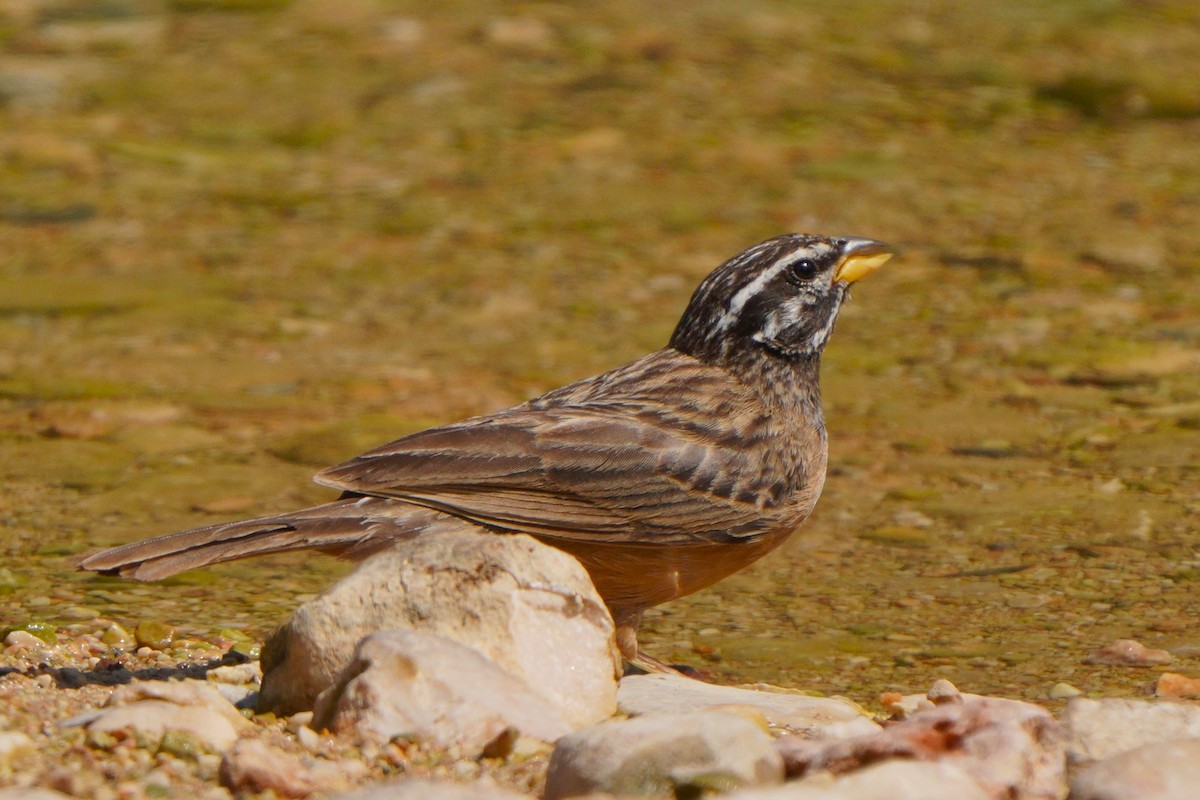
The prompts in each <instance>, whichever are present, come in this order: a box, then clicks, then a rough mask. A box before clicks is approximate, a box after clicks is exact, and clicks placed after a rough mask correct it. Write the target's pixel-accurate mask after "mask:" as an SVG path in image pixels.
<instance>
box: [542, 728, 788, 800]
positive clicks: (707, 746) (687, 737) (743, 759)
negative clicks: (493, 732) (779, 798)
mask: <svg viewBox="0 0 1200 800" xmlns="http://www.w3.org/2000/svg"><path fill="white" fill-rule="evenodd" d="M782 780H783V760H782V758H781V757H780V755H779V753H778V752H776V750H775V747H774V744H773V743H772V740H771V737H770V735H768V734H767V733H766V732H765V731H764V730H763V729H762V727H760V726H759V725H756V724H755V723H754V722H752V721H751V720H749V719H747V718H745V717H743V716H739V715H737V714H733V713H729V712H723V711H697V712H693V713H690V714H655V715H649V716H643V717H635V718H633V719H626V720H614V721H610V722H602V723H600V724H599V725H593V726H591V727H590V728H585V729H583V730H581V731H576V732H575V733H572V734H570V735H569V736H564V737H563V738H562V739H560V740H559V741H558V745H557V746H556V747H555V748H554V753H553V754H552V755H551V757H550V767H549V770H548V772H547V774H546V791H545V800H560V798H566V797H578V796H581V795H587V794H593V793H597V792H608V793H611V794H614V795H634V796H646V795H662V794H674V796H688V797H691V796H693V795H698V794H699V793H702V792H706V791H729V790H731V789H736V788H739V787H741V786H754V785H762V784H774V783H779V782H780V781H782Z"/></svg>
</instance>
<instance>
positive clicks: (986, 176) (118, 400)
mask: <svg viewBox="0 0 1200 800" xmlns="http://www.w3.org/2000/svg"><path fill="white" fill-rule="evenodd" d="M30 7H31V8H34V9H35V11H34V12H33V13H31V14H28V15H21V14H18V13H17V12H16V11H13V10H7V11H5V10H0V253H2V254H3V255H2V256H0V281H2V287H3V288H2V289H0V472H2V477H3V485H2V487H0V524H2V525H3V534H2V537H0V553H3V559H2V561H0V593H3V599H4V603H3V606H2V607H0V627H2V626H4V625H8V624H13V623H20V622H24V621H28V620H31V619H42V620H48V621H51V622H55V623H61V624H64V625H65V624H72V625H78V626H82V627H84V628H89V626H91V627H95V626H96V625H97V624H98V623H95V622H94V621H93V620H94V618H95V617H97V616H101V617H104V618H109V619H116V620H118V621H121V622H122V623H123V624H126V625H127V626H131V625H132V624H134V623H136V622H137V621H138V620H140V619H156V620H164V621H169V622H172V623H175V624H178V625H180V626H182V628H183V629H184V631H185V632H186V633H190V634H191V635H194V636H197V637H201V638H203V637H208V636H215V635H217V632H218V631H220V630H223V629H236V630H241V631H245V632H247V633H249V634H251V635H254V636H261V635H262V634H263V633H264V632H265V631H267V630H269V629H270V627H272V626H273V625H274V624H275V623H277V622H278V621H279V620H280V619H281V618H282V617H283V616H284V615H286V613H287V611H288V610H289V609H290V608H291V607H293V606H294V605H295V603H296V602H297V601H298V600H299V599H302V598H303V597H304V596H306V595H309V594H312V593H314V592H316V591H319V590H320V589H321V588H322V587H323V586H325V585H327V584H328V583H329V582H330V581H331V580H333V579H334V578H335V577H336V575H338V574H340V572H341V571H342V570H344V569H345V567H344V565H340V564H338V563H337V562H334V561H332V560H328V559H325V558H323V557H320V556H310V555H302V556H287V557H278V558H271V559H263V560H260V561H256V562H250V563H243V564H235V565H229V566H223V567H219V568H214V569H212V570H203V571H199V572H196V573H191V574H188V575H184V576H181V577H180V578H178V579H176V580H172V581H168V582H165V583H163V584H156V585H152V586H144V585H133V584H127V583H124V582H120V581H114V580H111V579H103V578H96V577H89V576H84V575H79V574H76V573H75V572H74V571H73V570H72V569H71V567H70V562H71V558H72V557H73V556H75V555H76V554H78V553H81V552H84V551H87V550H90V549H93V548H95V547H98V546H102V545H109V544H113V543H117V542H122V541H128V540H132V539H137V538H143V537H145V536H149V535H152V534H156V533H161V532H166V531H170V530H174V529H177V528H180V527H185V526H189V525H193V524H202V523H206V522H214V521H218V520H221V519H232V518H237V517H242V516H249V515H253V514H257V513H265V512H268V511H273V510H281V509H286V508H291V507H296V506H298V505H301V504H304V503H310V502H315V501H318V500H320V499H322V498H325V497H327V496H328V495H327V494H325V493H324V492H323V491H322V490H320V489H319V488H317V487H314V486H311V485H310V484H309V483H308V482H307V481H308V479H307V476H308V475H309V474H311V473H312V472H314V471H315V470H316V469H317V468H319V467H321V466H324V465H327V464H330V463H334V462H336V461H338V460H341V459H343V458H346V457H348V456H350V455H353V454H355V453H356V452H359V451H360V450H362V449H364V448H366V447H369V446H371V445H374V444H377V443H380V442H382V441H385V440H387V439H389V438H394V437H395V436H398V435H401V434H403V433H407V432H410V431H413V430H417V429H420V428H422V427H425V426H428V425H430V424H434V423H437V422H444V421H450V420H454V419H458V418H460V417H462V416H464V415H467V414H472V413H479V412H483V411H488V410H492V409H496V408H500V407H503V406H506V405H509V404H512V403H515V402H519V401H520V400H522V399H525V398H527V397H529V396H532V395H534V394H536V393H539V392H541V391H545V390H547V389H550V388H553V387H554V386H557V385H560V384H562V383H565V382H567V381H569V380H572V379H574V378H578V377H581V376H584V375H587V374H591V373H594V372H597V371H599V370H602V369H605V368H607V367H610V366H614V365H616V364H618V363H622V362H624V361H627V360H629V359H631V358H634V357H636V356H638V355H640V354H641V353H644V352H646V351H647V350H650V349H653V348H655V347H657V346H660V345H661V343H662V342H664V341H665V339H666V338H667V336H668V334H669V332H670V329H671V327H672V326H673V325H674V323H675V320H676V319H677V317H678V314H679V313H680V312H681V310H682V308H683V305H684V304H685V302H686V300H687V296H688V294H689V293H690V291H691V289H692V288H693V286H694V285H695V283H696V282H697V281H698V280H699V279H700V278H701V277H702V276H703V275H704V274H705V273H706V272H707V271H708V270H709V269H711V268H712V267H713V266H715V265H716V264H717V263H719V262H720V261H721V260H723V259H724V258H725V257H727V256H729V255H731V254H733V253H735V252H737V251H738V250H740V249H742V248H743V247H745V246H748V245H749V244H752V243H753V242H755V241H757V240H759V239H762V238H765V237H767V236H770V235H773V234H776V233H779V232H782V231H786V230H814V231H820V232H827V233H852V234H858V235H864V236H870V237H873V238H878V239H882V240H885V241H888V242H891V243H893V244H896V245H898V246H899V247H901V248H902V250H903V253H904V254H903V256H902V257H901V258H900V259H897V260H895V261H894V262H893V263H892V264H890V265H889V266H888V267H887V268H886V269H884V270H882V271H880V272H879V273H877V274H876V275H873V276H872V277H871V279H870V280H868V281H865V282H863V283H862V284H861V285H860V288H859V287H856V291H855V298H854V302H853V303H852V304H851V305H850V306H848V307H847V308H846V310H845V312H844V314H843V317H842V320H841V322H840V325H839V329H838V331H837V335H836V337H835V340H834V342H833V344H832V345H831V347H830V349H829V351H828V353H827V357H826V363H825V381H824V385H825V398H826V408H827V418H828V423H829V428H830V435H831V473H830V477H829V481H828V483H827V488H826V494H825V497H824V498H823V499H822V501H821V504H820V505H819V507H818V510H817V512H816V513H815V515H814V517H813V519H812V520H811V521H810V523H809V524H808V526H807V527H806V528H805V529H804V531H803V532H802V533H800V534H799V535H798V536H797V537H795V538H794V539H793V540H792V541H791V542H790V543H789V544H788V545H786V546H785V547H784V548H782V549H781V550H780V551H779V552H777V553H775V554H773V555H772V556H770V557H769V558H767V559H766V560H764V561H763V562H762V563H761V564H759V565H756V566H755V567H753V568H752V569H750V570H748V571H747V572H746V573H745V574H743V575H739V576H736V577H734V578H732V579H729V580H728V581H726V582H724V583H722V584H721V585H719V586H718V587H715V588H714V589H712V590H709V591H707V592H704V593H701V594H699V595H696V596H694V597H692V598H687V599H684V600H681V601H678V602H676V603H673V604H671V605H669V606H666V607H664V608H662V609H660V610H657V611H655V612H653V613H652V614H651V615H650V616H649V618H648V620H647V624H646V630H645V633H644V640H645V642H646V644H647V646H648V648H649V649H650V650H651V651H652V652H654V653H656V654H657V655H659V656H663V657H669V658H671V659H673V660H678V661H682V662H685V663H689V664H694V665H698V666H702V667H704V668H706V669H709V670H711V671H712V672H713V674H714V676H715V677H717V678H720V679H725V680H747V681H751V680H766V681H771V682H777V683H783V684H787V685H795V686H801V687H805V688H809V689H812V690H814V691H823V692H830V693H834V692H836V693H845V694H848V695H850V696H852V697H854V698H855V699H858V700H860V701H863V702H871V701H872V700H873V698H874V695H875V694H876V693H877V692H879V691H882V690H888V689H901V690H905V691H909V690H919V689H923V688H925V687H927V686H928V684H929V683H931V682H932V681H933V680H934V679H935V678H937V677H947V678H950V679H951V680H953V681H955V682H956V683H957V684H959V685H960V686H961V687H962V688H963V689H964V690H971V691H980V692H1004V693H1006V694H1010V695H1018V696H1027V697H1041V696H1043V695H1044V693H1045V691H1046V690H1047V689H1048V688H1049V687H1050V686H1051V685H1052V684H1053V683H1055V682H1057V681H1068V682H1070V683H1072V684H1074V685H1076V686H1078V687H1079V688H1081V689H1083V690H1085V691H1087V692H1097V693H1098V692H1109V693H1111V692H1118V693H1127V694H1138V693H1141V692H1142V691H1143V690H1144V687H1145V685H1146V684H1148V683H1149V682H1150V681H1151V680H1152V678H1153V674H1152V672H1151V671H1146V670H1143V671H1138V670H1130V669H1118V668H1111V667H1098V666H1084V665H1083V664H1082V659H1083V658H1084V656H1085V655H1086V654H1087V653H1088V652H1090V651H1091V650H1092V649H1093V648H1094V647H1096V646H1099V645H1101V644H1104V643H1107V642H1109V641H1111V640H1112V639H1115V638H1118V637H1132V638H1136V639H1139V640H1141V641H1142V642H1144V643H1145V644H1147V645H1150V646H1155V647H1166V648H1169V649H1173V651H1174V652H1175V653H1176V662H1175V663H1174V664H1172V665H1171V666H1170V668H1171V669H1176V670H1179V671H1184V672H1189V671H1190V672H1192V673H1196V672H1197V671H1200V664H1197V663H1196V662H1195V660H1194V659H1195V658H1196V657H1197V656H1198V655H1200V628H1198V626H1197V625H1198V624H1197V622H1196V621H1197V620H1198V619H1200V608H1198V605H1200V599H1198V598H1197V593H1196V585H1197V583H1196V582H1197V580H1200V521H1198V520H1200V468H1198V466H1197V463H1198V458H1197V454H1198V453H1200V166H1198V165H1200V160H1198V159H1197V153H1198V151H1197V148H1196V144H1195V143H1196V141H1200V77H1197V76H1200V51H1198V50H1197V48H1196V47H1195V43H1196V41H1197V37H1198V36H1200V12H1198V11H1197V10H1196V8H1195V6H1194V4H1192V3H1189V2H1154V3H1150V4H1138V5H1136V6H1127V5H1121V4H1115V3H1109V2H1092V1H1089V2H1083V1H1080V2H1064V3H1057V4H1054V7H1053V8H1051V9H1047V8H1045V7H1043V4H1039V3H1017V4H1006V5H1005V6H1004V7H1003V8H991V9H989V8H982V7H979V8H971V9H967V8H965V7H963V6H962V5H961V4H957V3H949V2H947V3H935V4H933V5H931V6H928V7H927V8H926V10H924V11H920V12H917V11H913V10H911V8H909V6H908V5H907V4H902V3H891V2H882V3H851V4H838V6H837V7H836V9H835V8H834V7H832V6H829V5H828V4H817V3H799V4H775V3H757V4H752V5H751V6H747V5H746V4H722V3H715V2H714V3H701V4H686V5H680V6H678V7H664V6H662V5H661V4H655V5H654V6H653V7H651V6H649V5H645V4H638V3H628V2H615V3H608V4H604V6H603V7H587V8H584V7H572V6H558V5H554V6H551V5H544V6H543V5H535V6H529V7H522V10H521V16H517V17H513V16H511V15H512V14H513V13H514V12H513V10H512V8H511V7H510V6H508V5H506V4H499V3H487V2H478V3H471V4H446V5H442V6H439V7H438V8H436V9H430V8H427V7H426V6H424V5H422V4H405V3H383V2H379V3H375V2H368V0H355V2H351V3H334V2H327V1H325V0H306V1H305V2H295V3H289V2H270V3H250V2H192V1H191V0H188V1H186V2H185V1H184V0H175V2H170V3H167V4H166V8H165V10H162V9H158V8H157V7H151V6H149V5H147V6H142V5H141V4H138V3H136V2H118V3H111V4H103V5H102V6H95V5H93V4H86V3H70V2H63V3H58V2H45V3H34V4H32V5H31V6H30ZM14 75H15V76H18V77H20V76H24V78H21V79H20V80H17V79H14V78H13V76H14ZM31 76H32V77H31ZM22 81H23V82H22ZM39 87H40V88H39Z"/></svg>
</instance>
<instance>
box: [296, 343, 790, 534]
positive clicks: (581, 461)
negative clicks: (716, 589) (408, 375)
mask: <svg viewBox="0 0 1200 800" xmlns="http://www.w3.org/2000/svg"><path fill="white" fill-rule="evenodd" d="M671 357H672V358H678V355H677V354H676V355H673V356H671ZM651 359H652V357H648V358H647V359H643V360H642V361H641V362H635V363H634V364H633V365H630V368H627V369H626V372H627V373H628V374H627V375H622V374H621V373H620V372H618V373H608V374H606V375H604V376H600V378H598V379H592V380H591V381H585V382H581V383H580V384H575V385H573V386H571V387H567V388H566V389H564V390H559V391H558V392H556V393H554V394H553V395H548V396H546V397H544V398H542V399H540V400H539V401H534V403H530V404H527V405H525V406H518V407H517V408H514V409H509V410H508V411H503V412H500V413H498V414H494V415H492V416H489V417H482V418H476V419H472V420H467V421H465V422H462V423H458V424H455V425H448V426H445V427H442V428H434V429H431V430H428V431H422V432H420V433H416V434H413V435H411V436H407V437H405V438H403V439H400V440H398V441H395V442H392V443H390V444H387V445H384V446H383V447H379V448H376V449H375V450H372V451H370V452H367V453H364V454H363V455H361V456H359V457H358V458H355V459H352V460H350V461H348V462H346V463H344V464H340V465H338V466H335V467H332V468H330V469H327V470H325V471H323V472H321V473H320V474H319V475H317V477H316V480H317V482H318V483H322V484H325V485H328V486H333V487H336V488H339V489H343V490H346V491H350V492H357V493H362V494H366V495H374V496H383V497H395V498H401V499H404V500H408V501H410V502H413V503H417V504H420V505H424V506H427V507H430V508H437V509H439V510H442V511H446V512H448V513H451V514H454V515H456V516H460V517H463V518H466V519H469V520H471V521H473V522H477V523H479V524H481V525H486V526H489V527H494V528H500V529H504V530H512V531H521V532H525V533H532V534H537V535H540V536H556V537H562V538H586V539H588V540H592V541H603V540H606V539H612V540H620V541H630V539H631V537H632V538H633V539H634V540H636V539H639V538H641V539H644V540H648V541H649V540H653V541H657V542H670V541H680V542H683V541H696V540H713V539H720V538H727V537H728V536H730V535H737V536H745V535H753V534H754V533H756V532H759V531H760V530H761V529H762V528H763V526H765V523H763V524H761V525H760V519H761V517H762V516H763V513H764V509H765V507H767V506H769V505H770V503H771V498H770V497H768V496H767V495H766V494H764V493H763V492H762V491H759V490H760V489H761V488H762V487H761V486H760V481H759V477H760V475H759V472H758V469H757V468H758V466H759V465H758V464H757V463H756V460H755V459H753V458H752V457H750V456H748V455H747V454H746V452H745V450H744V449H743V448H738V449H735V448H729V447H726V446H724V444H723V442H726V441H728V440H729V436H730V430H729V428H730V427H731V426H733V425H735V424H739V422H740V421H739V420H738V419H736V418H733V417H730V418H726V419H718V420H715V421H714V420H713V418H712V417H711V416H710V417H708V418H707V420H706V421H705V425H698V424H696V421H695V420H694V419H693V417H692V415H691V414H689V413H687V410H686V408H685V405H686V404H682V405H672V406H667V405H664V404H663V400H662V397H663V394H662V393H661V392H660V393H657V394H656V400H655V401H654V402H653V403H651V402H648V401H645V400H643V399H641V398H639V397H637V396H635V395H633V394H630V393H622V391H621V386H622V385H624V384H628V385H630V386H631V387H638V390H639V391H641V390H644V388H645V382H646V380H647V377H648V376H647V374H646V372H647V371H650V372H654V371H658V369H657V368H660V367H662V366H663V365H662V364H656V363H655V362H654V361H653V360H651ZM687 366H689V367H693V369H692V372H693V374H692V375H691V377H692V378H693V384H692V386H691V388H690V390H689V391H688V392H683V393H681V394H680V395H679V399H681V400H685V401H686V400H687V398H688V397H689V396H690V395H692V394H694V393H696V392H703V390H704V389H703V386H700V385H697V384H696V382H697V381H699V382H700V383H701V384H711V386H712V387H722V386H723V387H727V388H724V389H716V388H714V389H713V391H725V392H726V393H728V392H731V391H733V389H730V388H728V387H730V384H731V382H730V380H729V378H728V376H727V375H723V374H722V375H705V373H704V370H710V371H711V370H712V368H707V367H706V368H704V369H703V370H702V369H699V368H696V367H695V364H694V362H693V363H691V364H688V365H687ZM635 368H637V369H635ZM673 368H674V369H678V365H673ZM638 370H640V374H639V372H638ZM704 378H707V380H704ZM601 382H602V383H601ZM599 396H602V397H603V400H602V401H600V400H597V399H594V398H596V397H599ZM712 399H713V398H712V397H709V398H708V400H710V401H711V400H712ZM717 399H718V400H720V399H721V398H717ZM747 405H748V404H747Z"/></svg>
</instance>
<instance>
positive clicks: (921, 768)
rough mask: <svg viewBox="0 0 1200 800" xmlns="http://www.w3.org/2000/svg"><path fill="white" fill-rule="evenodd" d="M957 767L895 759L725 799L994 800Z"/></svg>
mask: <svg viewBox="0 0 1200 800" xmlns="http://www.w3.org/2000/svg"><path fill="white" fill-rule="evenodd" d="M991 797H992V796H991V795H989V794H987V793H986V792H984V790H983V789H982V788H980V786H979V784H977V783H976V782H975V781H974V780H973V779H972V778H971V776H969V775H967V773H965V772H963V770H961V769H959V768H958V767H957V766H955V765H954V764H948V763H945V762H939V761H901V760H898V759H893V760H891V761H884V762H883V763H881V764H875V765H873V766H869V767H864V768H863V769H860V770H858V771H856V772H851V773H850V774H848V775H846V776H844V777H841V778H835V777H834V776H833V775H831V774H829V773H822V774H820V775H816V776H814V777H812V778H809V779H806V780H802V781H794V782H792V783H787V784H784V785H783V786H775V787H771V788H769V789H746V790H743V791H740V792H733V793H731V794H727V795H725V796H724V797H723V798H722V800H990V798H991Z"/></svg>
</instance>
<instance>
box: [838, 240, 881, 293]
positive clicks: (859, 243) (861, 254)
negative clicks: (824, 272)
mask: <svg viewBox="0 0 1200 800" xmlns="http://www.w3.org/2000/svg"><path fill="white" fill-rule="evenodd" d="M844 241H845V244H843V245H842V254H843V255H842V260H841V263H839V264H838V266H837V270H835V271H834V273H833V279H834V280H835V281H842V282H843V283H854V282H855V281H857V280H860V279H862V278H865V277H867V276H868V275H870V274H871V273H872V272H874V271H875V270H877V269H879V268H880V267H882V266H883V265H884V262H886V261H887V260H888V259H889V258H891V257H892V256H893V255H894V254H893V253H892V248H890V247H889V246H887V245H886V244H884V243H883V242H877V241H875V240H874V239H846V240H844Z"/></svg>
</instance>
